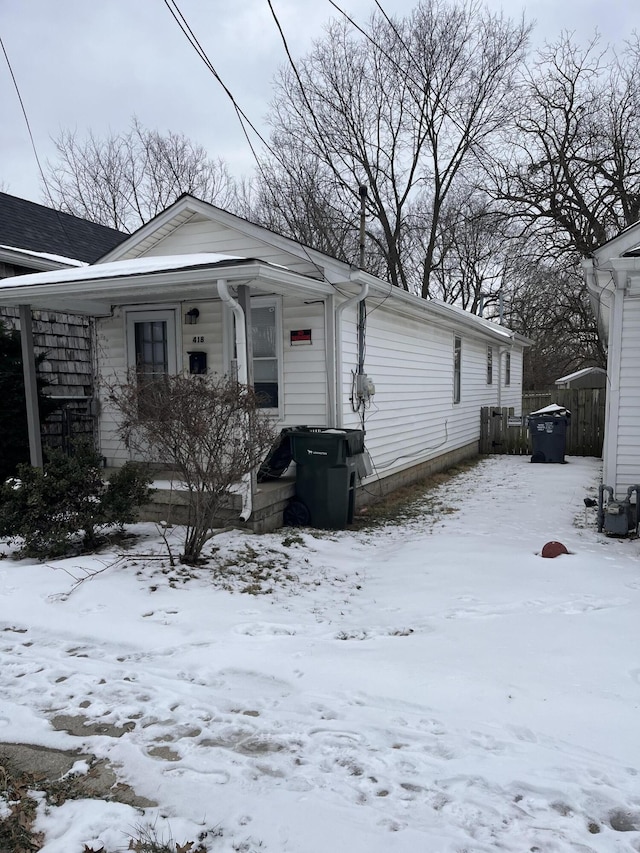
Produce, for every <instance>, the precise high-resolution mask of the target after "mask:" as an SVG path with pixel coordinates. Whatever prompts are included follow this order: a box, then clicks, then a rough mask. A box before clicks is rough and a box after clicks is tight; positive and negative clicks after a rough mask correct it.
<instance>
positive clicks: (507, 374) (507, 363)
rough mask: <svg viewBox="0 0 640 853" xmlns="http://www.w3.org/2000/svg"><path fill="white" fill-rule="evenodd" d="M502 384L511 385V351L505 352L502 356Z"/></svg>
mask: <svg viewBox="0 0 640 853" xmlns="http://www.w3.org/2000/svg"><path fill="white" fill-rule="evenodd" d="M504 384H505V385H511V353H510V352H507V353H505V356H504Z"/></svg>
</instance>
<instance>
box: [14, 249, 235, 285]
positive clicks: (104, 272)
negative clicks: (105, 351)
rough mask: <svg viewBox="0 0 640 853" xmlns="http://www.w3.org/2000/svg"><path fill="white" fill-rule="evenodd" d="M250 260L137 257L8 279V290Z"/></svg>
mask: <svg viewBox="0 0 640 853" xmlns="http://www.w3.org/2000/svg"><path fill="white" fill-rule="evenodd" d="M249 261H250V259H247V258H239V257H237V256H235V255H220V254H216V253H214V252H199V253H197V254H192V255H166V256H158V257H151V258H133V259H131V260H127V261H111V262H110V263H107V264H94V265H92V266H86V265H85V266H83V267H81V268H80V269H73V270H69V269H61V270H51V271H49V272H44V273H42V272H41V273H32V274H30V275H21V276H17V277H16V278H15V279H13V280H8V281H7V280H6V279H5V280H4V281H3V282H2V286H3V288H4V287H28V286H29V285H31V284H36V285H46V284H60V283H61V282H65V283H66V282H69V283H71V282H74V281H78V282H80V281H93V280H99V279H102V278H116V277H117V278H121V277H123V276H132V275H145V274H149V273H154V272H165V271H166V272H168V271H169V270H184V269H197V268H202V267H207V266H210V267H213V266H216V265H219V264H233V263H238V262H245V263H247V262H249Z"/></svg>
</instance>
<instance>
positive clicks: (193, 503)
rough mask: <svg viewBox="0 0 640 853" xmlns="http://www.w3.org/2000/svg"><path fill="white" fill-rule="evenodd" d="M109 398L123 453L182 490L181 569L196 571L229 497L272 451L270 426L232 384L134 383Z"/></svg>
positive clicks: (186, 379)
mask: <svg viewBox="0 0 640 853" xmlns="http://www.w3.org/2000/svg"><path fill="white" fill-rule="evenodd" d="M110 396H111V399H112V401H113V402H114V403H115V405H116V408H117V409H118V410H119V412H120V414H121V416H122V420H121V427H120V433H121V436H122V438H123V440H124V442H125V444H126V445H127V447H130V448H132V449H134V450H136V452H137V453H138V454H140V455H142V456H143V457H144V458H146V459H148V460H150V461H151V460H153V461H155V462H158V461H161V462H162V463H164V464H166V465H169V466H172V467H173V469H174V470H175V472H176V474H177V476H178V478H179V479H180V480H181V481H182V483H183V484H184V487H185V488H186V489H187V491H188V498H189V522H188V525H187V530H186V534H185V542H184V550H183V554H182V561H183V562H185V563H189V564H194V563H196V562H197V561H198V560H199V559H200V555H201V553H202V549H203V547H204V545H205V544H206V543H207V541H208V540H209V539H210V538H211V537H212V535H213V533H214V530H215V525H216V523H219V519H220V517H221V514H224V507H225V502H226V500H227V498H228V495H229V489H230V488H231V487H232V486H234V485H236V484H238V483H240V481H241V480H242V478H243V477H245V476H246V475H248V474H249V473H250V472H251V471H252V470H253V469H255V468H257V467H258V466H259V464H260V463H261V462H262V460H263V459H264V457H265V455H266V454H267V451H268V450H269V448H270V447H271V446H272V444H273V442H274V439H275V428H274V425H273V420H272V419H271V418H270V417H269V416H268V415H267V414H266V413H265V411H264V410H262V409H261V408H260V407H259V403H260V399H259V396H258V395H256V394H255V393H254V392H253V391H252V390H251V389H249V388H246V387H244V386H241V385H239V384H238V383H237V382H236V381H235V380H233V379H221V380H216V379H214V378H212V377H207V376H186V375H177V376H166V377H163V378H162V379H158V380H154V381H145V382H141V381H139V379H138V378H136V377H135V376H133V377H131V378H130V380H129V381H128V382H127V383H126V384H124V385H122V386H115V387H113V388H112V389H111V394H110ZM227 514H228V510H227Z"/></svg>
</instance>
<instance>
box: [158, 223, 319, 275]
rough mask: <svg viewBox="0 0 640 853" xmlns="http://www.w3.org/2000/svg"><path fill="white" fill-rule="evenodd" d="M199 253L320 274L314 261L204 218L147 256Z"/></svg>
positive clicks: (184, 227) (176, 232)
mask: <svg viewBox="0 0 640 853" xmlns="http://www.w3.org/2000/svg"><path fill="white" fill-rule="evenodd" d="M198 252H215V253H219V254H221V255H230V256H235V257H238V258H260V260H261V261H268V262H270V263H273V264H281V265H283V266H286V267H287V268H288V269H291V270H294V271H295V272H302V273H305V274H306V275H317V271H316V270H315V268H314V267H313V265H312V264H311V262H310V261H307V260H302V259H300V258H296V257H295V256H294V255H290V254H288V253H287V252H284V251H283V250H282V249H279V248H278V247H277V246H271V245H269V244H268V243H263V242H261V241H259V240H255V239H252V238H251V237H248V236H247V235H245V234H241V233H240V232H238V231H234V230H232V229H231V228H226V227H225V226H223V225H220V224H218V223H214V222H212V221H211V220H209V219H205V218H204V217H193V219H191V220H190V221H189V222H186V223H184V224H183V225H181V226H180V227H179V228H176V229H175V230H174V231H171V232H170V233H169V235H168V236H167V237H165V238H164V239H163V240H161V241H160V242H159V243H156V244H155V245H154V246H152V247H151V248H150V249H149V250H148V251H147V252H145V257H157V256H164V255H185V254H193V253H198Z"/></svg>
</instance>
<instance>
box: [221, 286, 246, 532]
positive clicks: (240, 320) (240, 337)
mask: <svg viewBox="0 0 640 853" xmlns="http://www.w3.org/2000/svg"><path fill="white" fill-rule="evenodd" d="M217 284H218V296H219V297H220V299H222V301H223V302H224V304H225V305H228V306H229V308H230V309H231V310H232V311H233V316H234V317H235V318H236V322H235V327H236V363H237V370H238V382H239V383H240V385H244V386H245V387H246V385H247V378H248V371H247V330H246V324H245V317H244V311H243V310H242V307H241V305H240V303H239V302H237V301H236V300H235V299H234V298H233V296H231V294H230V293H229V287H228V285H227V282H226V280H225V279H224V278H219V279H218V282H217ZM252 512H253V494H252V492H251V474H245V475H244V476H243V478H242V512H241V513H240V518H241V519H242V521H248V520H249V518H250V517H251V513H252Z"/></svg>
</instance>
